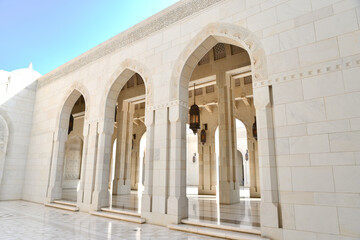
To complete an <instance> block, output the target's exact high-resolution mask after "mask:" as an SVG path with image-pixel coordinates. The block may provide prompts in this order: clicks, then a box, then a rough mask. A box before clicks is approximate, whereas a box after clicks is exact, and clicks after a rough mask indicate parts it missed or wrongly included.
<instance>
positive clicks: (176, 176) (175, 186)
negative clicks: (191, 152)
mask: <svg viewBox="0 0 360 240" xmlns="http://www.w3.org/2000/svg"><path fill="white" fill-rule="evenodd" d="M187 119H188V108H187V107H186V106H185V104H178V105H175V106H171V107H170V108H169V120H170V159H169V186H168V191H169V197H168V200H167V206H168V207H167V214H168V215H170V216H169V217H170V221H171V222H172V223H180V222H181V219H184V218H187V216H188V199H187V197H186V122H187Z"/></svg>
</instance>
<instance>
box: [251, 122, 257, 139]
mask: <svg viewBox="0 0 360 240" xmlns="http://www.w3.org/2000/svg"><path fill="white" fill-rule="evenodd" d="M254 118H255V122H254V124H253V126H252V134H253V137H254V138H255V140H257V128H256V117H254Z"/></svg>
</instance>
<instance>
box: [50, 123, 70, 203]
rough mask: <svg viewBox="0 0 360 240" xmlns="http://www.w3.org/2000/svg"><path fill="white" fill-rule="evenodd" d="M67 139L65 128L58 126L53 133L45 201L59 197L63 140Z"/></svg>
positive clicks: (60, 192) (62, 164)
mask: <svg viewBox="0 0 360 240" xmlns="http://www.w3.org/2000/svg"><path fill="white" fill-rule="evenodd" d="M66 139H67V129H65V128H58V129H57V130H56V131H55V133H54V139H53V154H52V160H51V170H50V176H49V184H48V190H47V194H46V202H47V203H50V202H52V201H54V200H56V199H61V194H62V187H61V182H62V176H63V166H64V158H65V142H66Z"/></svg>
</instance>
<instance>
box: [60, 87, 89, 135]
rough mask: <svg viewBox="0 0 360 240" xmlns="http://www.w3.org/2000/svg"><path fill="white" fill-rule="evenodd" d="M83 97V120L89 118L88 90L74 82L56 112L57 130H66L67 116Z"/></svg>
mask: <svg viewBox="0 0 360 240" xmlns="http://www.w3.org/2000/svg"><path fill="white" fill-rule="evenodd" d="M80 96H83V97H84V99H85V120H86V118H87V117H88V116H89V109H90V108H89V106H90V93H89V91H88V89H87V88H86V87H85V86H84V85H83V84H81V83H79V82H75V83H74V84H72V85H71V87H70V88H69V89H68V90H67V91H66V93H65V95H64V97H63V100H62V101H61V103H62V104H63V105H62V106H61V109H60V110H59V111H58V116H57V121H56V127H58V128H59V129H67V128H68V125H69V116H70V113H71V111H72V108H73V107H74V104H75V102H76V101H77V100H78V99H79V97H80Z"/></svg>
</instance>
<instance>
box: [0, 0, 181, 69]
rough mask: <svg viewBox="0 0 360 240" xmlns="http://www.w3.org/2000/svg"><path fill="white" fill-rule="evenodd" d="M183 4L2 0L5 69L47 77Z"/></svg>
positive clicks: (0, 60) (1, 61)
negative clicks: (31, 70) (27, 70)
mask: <svg viewBox="0 0 360 240" xmlns="http://www.w3.org/2000/svg"><path fill="white" fill-rule="evenodd" d="M175 2H177V0H132V1H130V0H103V1H100V0H97V1H95V0H0V69H2V70H6V71H13V70H15V69H18V68H24V67H27V66H28V64H29V63H30V62H32V63H33V66H34V69H35V70H36V71H38V72H40V73H41V74H43V75H44V74H46V73H48V72H50V71H51V70H53V69H55V68H57V67H58V66H60V65H62V64H63V63H65V62H67V61H69V60H71V59H73V58H74V57H76V56H78V55H80V54H82V53H84V52H86V51H87V50H89V49H91V48H92V47H95V46H96V45H98V44H100V43H102V42H104V41H105V40H107V39H109V38H111V37H113V36H115V35H116V34H118V33H120V32H122V31H124V30H126V29H128V28H130V27H131V26H133V25H135V24H137V23H139V22H141V21H142V20H144V19H146V18H148V17H150V16H151V15H154V14H155V13H157V12H159V11H161V10H162V9H164V8H166V7H168V6H170V5H172V4H174V3H175Z"/></svg>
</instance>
